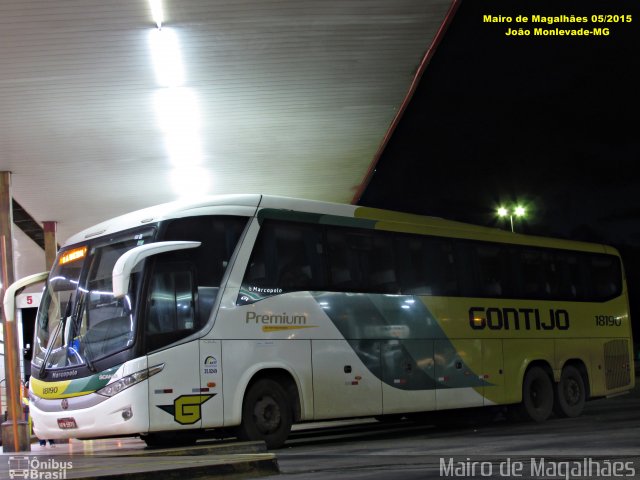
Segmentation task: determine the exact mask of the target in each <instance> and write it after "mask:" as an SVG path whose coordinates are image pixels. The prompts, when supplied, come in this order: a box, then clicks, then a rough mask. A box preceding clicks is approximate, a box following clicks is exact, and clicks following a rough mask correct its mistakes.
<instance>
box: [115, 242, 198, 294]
mask: <svg viewBox="0 0 640 480" xmlns="http://www.w3.org/2000/svg"><path fill="white" fill-rule="evenodd" d="M200 244H201V242H182V241H174V242H156V243H148V244H146V245H140V246H139V247H135V248H132V249H131V250H129V251H128V252H125V253H123V254H122V255H121V256H120V258H119V259H118V260H117V261H116V264H115V265H114V266H113V273H112V285H113V296H114V297H115V298H122V297H124V296H125V295H126V294H127V292H128V291H129V279H130V278H131V272H133V269H134V268H135V267H136V265H137V264H138V263H140V262H141V261H142V260H144V259H145V258H147V257H151V256H153V255H158V254H159V253H166V252H173V251H175V250H184V249H186V248H196V247H199V246H200Z"/></svg>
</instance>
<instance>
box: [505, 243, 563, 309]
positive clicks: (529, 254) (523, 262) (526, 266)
mask: <svg viewBox="0 0 640 480" xmlns="http://www.w3.org/2000/svg"><path fill="white" fill-rule="evenodd" d="M515 257H516V259H517V261H516V263H517V264H516V270H517V272H518V273H519V286H520V294H519V295H518V296H521V297H524V298H551V297H554V296H557V291H558V276H557V271H556V268H555V265H554V264H553V262H552V257H551V254H550V252H547V251H545V250H539V249H528V248H518V249H517V250H516V255H515Z"/></svg>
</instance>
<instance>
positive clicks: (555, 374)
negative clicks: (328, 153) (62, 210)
mask: <svg viewBox="0 0 640 480" xmlns="http://www.w3.org/2000/svg"><path fill="white" fill-rule="evenodd" d="M46 277H48V278H47V279H46V284H45V287H44V292H43V296H42V300H41V303H40V306H39V310H38V314H37V318H36V326H35V335H34V341H33V351H34V353H33V359H32V367H31V379H30V405H31V414H32V416H33V420H34V425H35V427H34V430H35V433H36V435H37V436H38V437H40V438H53V439H59V438H79V439H82V438H104V437H114V436H140V437H141V438H142V439H143V440H144V441H145V442H146V443H147V444H148V445H150V446H162V445H171V444H189V443H193V442H195V441H196V439H198V438H200V437H202V436H207V435H212V434H214V435H215V434H217V433H218V432H222V431H224V432H229V431H232V432H234V434H235V435H236V436H237V437H238V438H240V439H247V440H258V441H264V442H266V445H267V446H268V447H269V448H277V447H280V446H282V445H283V443H284V442H285V441H286V439H287V437H288V435H289V433H290V430H291V426H292V424H294V423H301V422H310V421H320V420H328V419H346V418H356V417H376V418H381V419H384V418H389V417H390V416H395V417H398V416H411V415H413V414H416V415H419V414H420V412H429V411H440V410H449V409H463V408H472V407H500V408H502V406H512V407H513V408H514V409H515V410H516V411H520V412H521V413H523V414H525V415H526V416H528V417H529V418H530V419H532V420H534V421H537V422H542V421H544V420H546V419H547V418H549V417H550V416H551V415H553V414H555V415H556V416H563V417H575V416H578V415H580V413H581V412H582V410H583V408H584V405H585V402H586V401H587V400H589V399H593V398H596V397H605V396H612V395H617V394H621V393H623V392H627V391H629V390H631V389H632V388H633V387H634V375H632V371H633V353H632V352H633V350H632V349H633V347H632V343H633V342H632V337H631V326H630V318H629V306H628V298H627V287H626V283H625V278H624V272H623V266H622V263H621V259H620V256H619V254H618V252H617V251H616V250H615V249H614V248H611V247H609V246H604V245H598V244H590V243H581V242H573V241H568V240H559V239H550V238H543V237H535V236H526V235H522V234H517V233H515V234H514V233H511V232H508V231H503V230H498V229H494V228H489V227H480V226H473V225H467V224H463V223H459V222H454V221H447V220H444V219H440V218H432V217H423V216H418V215H413V214H405V213H398V212H392V211H385V210H379V209H373V208H366V207H360V206H354V205H342V204H333V203H323V202H317V201H309V200H299V199H291V198H285V197H277V196H266V195H264V196H263V195H231V196H228V195H225V196H217V197H209V198H206V199H205V200H199V201H191V202H177V203H170V204H164V205H160V206H156V207H152V208H147V209H144V210H140V211H137V212H134V213H130V214H127V215H124V216H121V217H117V218H114V219H112V220H109V221H106V222H104V223H101V224H98V225H96V226H95V227H92V228H89V229H87V230H85V231H83V232H80V233H78V234H77V235H74V236H72V237H71V238H70V239H68V241H67V242H66V243H65V244H64V245H63V246H62V247H61V249H60V251H59V253H58V256H57V258H56V261H55V264H54V266H53V269H52V270H51V272H50V273H49V274H48V275H47V274H46V273H43V274H40V275H35V276H33V278H32V279H30V280H29V279H26V280H22V281H19V282H17V284H14V286H12V287H11V288H10V289H9V290H8V292H7V295H6V298H5V307H6V309H7V310H10V309H11V298H12V297H11V295H12V294H13V293H12V292H15V291H17V290H18V288H23V287H24V286H25V285H26V284H28V283H32V282H35V281H42V280H43V279H44V278H46ZM505 408H506V407H505Z"/></svg>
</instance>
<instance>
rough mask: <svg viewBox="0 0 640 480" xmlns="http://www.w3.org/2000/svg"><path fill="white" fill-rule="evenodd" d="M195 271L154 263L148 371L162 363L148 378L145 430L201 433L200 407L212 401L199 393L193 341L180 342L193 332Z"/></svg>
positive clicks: (183, 264)
mask: <svg viewBox="0 0 640 480" xmlns="http://www.w3.org/2000/svg"><path fill="white" fill-rule="evenodd" d="M195 291H196V290H195V286H194V275H193V269H192V268H191V266H190V265H189V264H188V263H187V262H164V261H160V259H159V261H158V262H157V263H156V265H155V268H154V271H153V274H152V276H151V281H150V290H149V296H148V300H147V312H146V322H145V328H146V336H145V344H146V350H147V351H148V352H149V354H148V359H149V360H148V361H149V366H150V367H151V366H154V365H160V364H163V365H164V367H163V369H162V371H161V372H159V373H158V374H156V375H153V376H152V377H150V378H149V431H151V432H157V431H162V430H176V429H178V430H181V429H184V430H188V429H195V428H200V426H201V423H202V421H201V418H202V410H201V405H202V404H203V403H204V402H206V401H207V400H209V399H210V398H211V397H210V396H208V395H207V394H206V393H205V394H203V392H201V383H200V370H201V369H200V368H199V365H200V348H199V344H198V341H197V340H192V341H186V342H185V343H182V344H179V342H180V340H181V339H183V338H186V337H189V336H190V335H192V334H193V333H195V332H196V330H197V319H196V306H195Z"/></svg>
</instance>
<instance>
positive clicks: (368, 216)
mask: <svg viewBox="0 0 640 480" xmlns="http://www.w3.org/2000/svg"><path fill="white" fill-rule="evenodd" d="M221 207H228V208H229V213H230V214H242V215H246V216H253V215H254V214H255V213H256V212H257V210H258V209H263V208H268V209H274V210H288V211H294V212H296V211H299V212H306V213H313V214H318V215H323V216H324V215H326V216H330V217H346V218H350V219H354V220H369V221H371V222H372V223H373V225H374V227H373V228H375V229H379V230H389V231H398V232H405V233H420V234H431V235H438V236H450V237H455V238H462V239H475V240H486V241H493V242H500V243H514V244H520V245H531V246H539V247H553V248H563V249H571V250H582V251H590V252H607V253H613V254H617V252H616V250H615V249H613V248H611V247H606V246H604V245H599V244H594V243H586V242H576V241H571V240H562V239H556V238H549V237H538V236H533V235H524V234H519V233H512V232H509V231H506V230H502V229H498V228H493V227H483V226H477V225H472V224H467V223H462V222H457V221H453V220H445V219H442V218H438V217H430V216H422V215H416V214H410V213H402V212H396V211H391V210H381V209H376V208H369V207H361V206H357V205H349V204H340V203H330V202H321V201H316V200H304V199H299V198H292V197H283V196H275V195H260V194H239V195H217V196H209V197H202V198H198V199H196V200H181V201H175V202H169V203H164V204H160V205H156V206H152V207H148V208H144V209H141V210H136V211H134V212H131V213H127V214H125V215H121V216H119V217H114V218H112V219H109V220H106V221H104V222H101V223H99V224H97V225H94V226H92V227H90V228H87V229H85V230H83V231H81V232H79V233H77V234H75V235H73V236H71V237H70V238H68V239H67V241H66V242H65V243H64V246H67V245H72V244H76V243H81V242H84V241H87V240H89V239H91V238H95V237H99V236H102V235H109V234H113V233H116V232H119V231H123V230H127V229H130V228H134V227H138V226H142V225H145V224H150V223H156V222H158V221H161V220H167V219H171V218H180V217H186V216H195V215H207V214H212V213H216V212H218V213H220V211H221Z"/></svg>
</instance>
